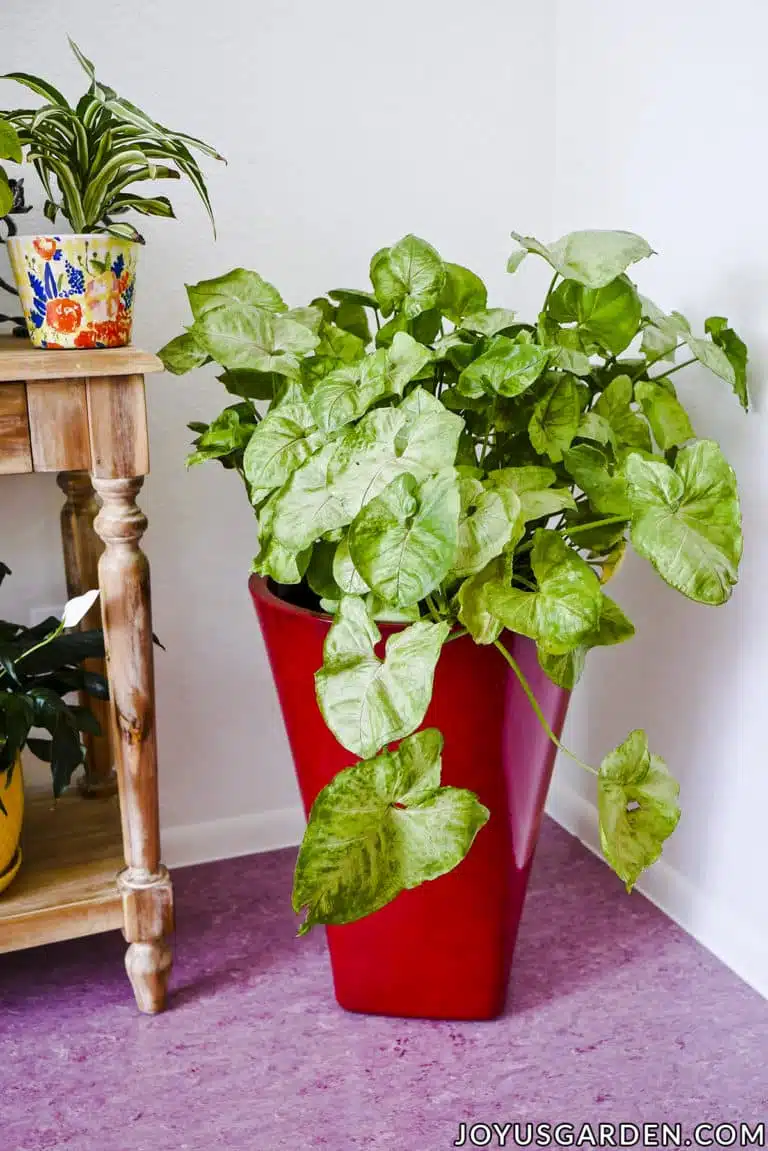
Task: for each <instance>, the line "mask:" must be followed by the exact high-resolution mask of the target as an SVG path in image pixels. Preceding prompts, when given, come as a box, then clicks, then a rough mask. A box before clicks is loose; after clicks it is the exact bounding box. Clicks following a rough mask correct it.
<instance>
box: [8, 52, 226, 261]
mask: <svg viewBox="0 0 768 1151" xmlns="http://www.w3.org/2000/svg"><path fill="white" fill-rule="evenodd" d="M69 43H70V47H71V48H72V51H73V52H74V54H75V56H76V57H77V60H78V62H79V63H80V65H81V67H82V68H83V71H84V72H85V73H86V75H87V76H88V79H89V81H90V83H89V87H88V90H87V91H86V92H85V94H84V95H83V96H81V98H80V99H79V100H78V102H77V104H76V105H75V106H74V107H72V105H71V104H70V103H69V102H68V100H67V99H66V97H65V96H63V95H62V93H61V92H59V90H58V89H57V88H55V87H54V86H53V84H50V83H49V82H48V81H47V80H42V79H40V78H39V77H37V76H32V75H29V74H28V73H26V72H10V73H7V74H6V75H5V76H3V77H2V78H3V79H5V80H15V81H16V82H17V83H19V84H22V85H23V86H24V87H25V88H28V89H29V90H30V91H32V92H34V93H35V94H36V95H38V96H42V97H43V99H44V100H45V103H44V104H43V105H42V107H40V108H16V109H13V110H12V111H6V112H2V113H0V116H2V118H3V120H4V121H5V124H4V125H2V124H0V143H1V142H2V141H3V140H4V139H5V136H6V135H8V139H9V140H11V136H10V133H9V129H10V130H11V131H15V133H16V134H17V137H18V141H19V142H20V144H21V146H22V148H24V149H25V150H26V159H27V160H28V161H30V162H31V163H32V164H33V165H34V167H35V170H36V171H37V174H38V176H39V177H40V181H41V183H42V185H43V188H44V190H45V194H46V197H47V198H46V200H45V204H44V206H43V211H44V213H45V215H46V217H47V218H48V219H49V220H50V221H51V222H52V223H55V221H56V219H57V217H58V215H59V213H61V215H63V216H64V217H65V219H66V220H68V221H69V224H70V225H71V227H72V230H73V231H74V232H75V233H89V232H108V233H110V234H111V235H115V236H123V237H125V238H127V239H130V240H137V241H138V242H140V243H143V240H142V237H141V236H140V234H139V233H138V232H137V230H136V228H135V227H134V226H133V225H132V224H129V223H127V222H126V221H122V220H119V219H118V217H121V216H124V215H126V213H128V212H132V211H133V212H139V213H141V214H142V215H145V216H165V217H173V215H174V212H173V207H172V205H171V202H170V200H169V199H168V197H167V196H156V195H149V196H142V195H139V193H138V192H136V191H135V190H134V185H136V184H139V183H142V182H144V181H145V180H178V179H181V177H182V176H184V177H186V178H187V179H188V180H189V181H190V182H191V183H192V185H193V187H194V188H195V190H196V191H197V193H198V195H199V196H200V199H201V200H202V201H203V204H204V205H205V209H206V211H207V213H208V216H209V218H210V221H211V224H212V226H213V227H214V234H215V223H214V219H213V211H212V208H211V202H210V199H209V196H208V190H207V188H206V185H205V181H204V179H203V174H202V172H201V170H200V166H199V164H198V162H197V160H196V159H195V157H194V156H193V154H192V153H193V150H194V151H197V152H201V153H202V154H203V155H205V156H211V157H213V158H214V159H216V160H222V159H223V157H222V156H220V155H219V154H218V152H217V151H216V149H215V148H212V147H211V146H210V144H206V143H205V142H204V141H203V140H198V139H197V138H196V137H194V136H188V135H186V134H185V133H183V132H175V131H172V130H171V129H169V128H165V127H164V126H163V125H162V124H158V123H157V122H156V121H155V120H153V119H152V118H151V117H150V116H148V115H147V114H146V113H145V112H142V111H141V110H140V109H139V108H137V107H136V105H135V104H131V103H130V101H128V100H125V99H123V98H122V97H121V96H119V95H118V94H117V92H115V90H114V89H113V88H110V87H109V86H108V85H106V84H102V83H101V82H100V81H99V80H97V79H96V72H95V69H94V66H93V64H92V63H91V61H90V60H89V59H88V58H87V57H86V56H84V55H83V53H82V52H81V51H80V49H79V48H78V46H77V44H75V43H74V41H73V40H71V39H70V41H69ZM0 154H1V153H0ZM8 158H10V159H16V158H17V156H16V155H14V156H10V157H8ZM0 196H2V179H1V178H0Z"/></svg>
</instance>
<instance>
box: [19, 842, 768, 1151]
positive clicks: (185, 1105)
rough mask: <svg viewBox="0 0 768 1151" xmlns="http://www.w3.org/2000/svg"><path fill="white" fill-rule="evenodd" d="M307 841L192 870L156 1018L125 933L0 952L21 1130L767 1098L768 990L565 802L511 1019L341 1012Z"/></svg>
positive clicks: (230, 1144)
mask: <svg viewBox="0 0 768 1151" xmlns="http://www.w3.org/2000/svg"><path fill="white" fill-rule="evenodd" d="M294 854H295V853H294V852H293V851H281V852H275V853H272V854H270V855H261V856H250V857H248V858H245V859H234V860H228V861H224V862H221V863H214V864H206V865H204V866H200V867H193V868H188V869H185V870H183V871H178V872H177V873H176V876H175V880H176V892H177V906H178V931H177V937H176V967H175V972H174V979H173V995H172V999H171V1004H170V1009H169V1010H168V1011H167V1012H166V1013H165V1014H163V1015H159V1016H156V1017H155V1018H147V1017H143V1016H140V1015H138V1014H137V1012H136V1010H135V1008H134V1005H133V1000H132V997H131V995H130V991H129V987H128V984H127V981H126V979H125V976H124V974H123V968H122V953H123V942H122V939H121V937H120V936H119V935H118V934H117V933H114V934H110V935H105V936H97V937H93V938H91V939H84V940H75V941H72V942H69V943H61V944H57V945H55V946H51V947H46V948H38V949H35V950H31V951H25V952H17V953H15V954H11V955H4V956H0V1151H59V1149H60V1148H65V1149H66V1151H145V1149H146V1151H216V1149H218V1148H226V1149H227V1151H282V1149H283V1148H285V1149H291V1151H293V1149H300V1148H305V1147H306V1148H312V1147H321V1148H327V1149H328V1151H348V1149H352V1148H358V1147H369V1148H374V1149H378V1148H381V1149H382V1151H389V1149H392V1151H394V1149H396V1151H416V1149H419V1151H422V1149H423V1151H442V1149H443V1148H446V1149H447V1148H450V1147H451V1146H452V1144H453V1142H454V1140H456V1139H457V1138H458V1131H459V1123H460V1122H465V1123H468V1124H471V1123H483V1122H485V1123H505V1122H508V1121H509V1122H514V1121H519V1122H526V1121H531V1122H536V1121H538V1122H556V1121H560V1122H567V1123H576V1124H580V1123H581V1122H591V1123H595V1124H596V1123H598V1122H612V1123H619V1122H622V1121H623V1122H632V1121H634V1122H654V1121H659V1122H670V1123H671V1122H680V1123H682V1124H684V1125H685V1126H686V1127H689V1128H692V1127H693V1125H694V1124H696V1123H699V1122H704V1121H711V1122H718V1121H721V1122H729V1121H731V1122H737V1123H738V1122H739V1121H744V1122H747V1121H748V1122H752V1123H754V1122H758V1121H760V1120H765V1119H766V1118H768V1004H766V1003H765V1001H764V1000H763V999H761V998H760V996H758V995H757V993H756V992H754V991H752V990H750V989H749V988H748V987H747V986H746V985H745V984H743V983H742V982H740V980H739V979H737V977H736V976H735V975H733V974H731V973H730V972H729V971H728V970H727V969H726V968H725V967H723V966H722V965H721V964H720V963H719V962H718V961H717V960H716V959H714V958H713V956H712V955H710V954H709V953H708V952H707V951H705V950H704V949H703V948H701V947H700V946H698V945H697V944H696V943H695V942H694V941H693V940H692V939H690V938H689V937H688V936H687V935H685V933H684V932H682V931H681V930H679V929H678V928H677V927H675V926H674V924H672V923H670V921H669V920H668V919H666V918H665V917H664V916H663V915H662V914H661V913H660V912H659V911H657V910H656V909H655V908H654V907H652V906H651V904H649V903H648V902H646V901H645V900H644V899H643V898H642V897H641V896H639V895H632V896H630V897H627V896H625V894H624V892H623V889H622V887H621V884H620V883H619V882H618V881H617V880H616V879H615V877H614V876H613V875H612V874H611V873H610V872H609V871H608V870H607V868H605V867H604V866H602V865H601V864H600V863H599V862H598V861H597V860H596V859H594V858H593V857H592V856H591V855H590V854H589V853H588V852H587V851H586V850H585V849H584V848H583V847H581V846H580V845H579V844H578V843H577V841H576V840H574V839H572V838H571V837H570V836H568V835H567V834H566V833H565V832H564V831H562V830H561V829H560V828H558V827H557V826H555V825H554V824H552V823H547V824H546V825H545V827H544V829H543V833H542V839H541V844H540V847H539V852H538V857H537V861H536V866H535V870H534V874H533V878H532V881H531V888H530V891H529V896H528V902H527V905H526V910H525V917H524V921H523V926H522V930H521V934H520V940H519V944H518V951H517V957H516V965H515V973H514V977H513V987H512V994H511V1000H510V1006H509V1008H508V1012H507V1015H506V1016H505V1017H504V1018H503V1019H500V1020H498V1021H496V1022H493V1023H482V1024H466V1023H462V1024H456V1023H430V1022H420V1021H408V1020H405V1021H404V1020H397V1019H382V1018H376V1017H366V1016H360V1015H349V1014H346V1013H344V1012H343V1011H341V1009H340V1008H338V1007H337V1006H336V1004H335V1001H334V999H333V997H332V991H331V981H330V972H329V967H328V959H327V953H326V949H325V940H324V936H323V934H322V932H320V931H315V932H312V934H311V935H310V936H309V937H308V938H307V939H304V940H299V939H297V938H296V937H295V927H296V921H295V918H294V916H293V914H292V913H291V910H290V905H289V891H290V881H291V870H292V864H293V859H294ZM511 1145H512V1144H511V1143H508V1144H507V1146H511Z"/></svg>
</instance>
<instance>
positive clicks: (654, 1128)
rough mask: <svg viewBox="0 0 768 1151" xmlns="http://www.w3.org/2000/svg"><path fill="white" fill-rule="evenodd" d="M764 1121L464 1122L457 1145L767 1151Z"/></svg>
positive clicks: (455, 1145)
mask: <svg viewBox="0 0 768 1151" xmlns="http://www.w3.org/2000/svg"><path fill="white" fill-rule="evenodd" d="M765 1145H766V1142H765V1123H698V1124H696V1126H694V1127H692V1128H690V1129H688V1130H686V1129H684V1128H683V1125H682V1124H681V1123H583V1124H578V1123H459V1130H458V1134H457V1137H456V1139H455V1140H454V1143H453V1146H454V1147H509V1148H512V1147H637V1148H640V1149H642V1151H644V1149H645V1148H648V1147H765Z"/></svg>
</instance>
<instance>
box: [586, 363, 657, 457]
mask: <svg viewBox="0 0 768 1151" xmlns="http://www.w3.org/2000/svg"><path fill="white" fill-rule="evenodd" d="M632 400H633V387H632V380H631V379H630V377H629V376H625V375H620V376H615V377H614V378H613V379H612V380H611V382H610V383H609V384H608V386H607V388H605V390H604V391H603V392H602V393H601V395H600V396H599V397H598V400H597V403H596V404H595V407H594V411H595V413H596V414H597V415H598V416H602V417H603V419H605V420H606V421H607V422H608V424H609V425H610V426H611V428H612V429H613V433H614V436H615V437H616V442H617V443H618V444H629V445H631V446H632V447H634V448H640V449H642V450H643V451H646V452H650V450H651V434H650V432H649V430H648V424H647V423H646V422H645V420H644V419H643V417H642V416H640V415H638V413H637V412H635V411H633V409H632V408H631V406H630V405H631V403H632Z"/></svg>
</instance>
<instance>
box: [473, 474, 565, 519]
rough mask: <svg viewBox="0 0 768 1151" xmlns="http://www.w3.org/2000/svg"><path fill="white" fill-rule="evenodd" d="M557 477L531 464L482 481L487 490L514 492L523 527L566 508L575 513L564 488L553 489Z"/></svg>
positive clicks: (490, 476) (492, 475)
mask: <svg viewBox="0 0 768 1151" xmlns="http://www.w3.org/2000/svg"><path fill="white" fill-rule="evenodd" d="M556 479H557V476H556V475H555V473H554V472H553V471H552V468H543V467H538V466H537V465H534V464H531V465H528V466H526V467H520V468H499V469H498V470H497V471H495V472H491V473H490V475H489V476H488V478H487V480H486V481H485V486H486V487H488V488H498V489H499V490H507V491H512V492H514V493H515V494H516V495H517V496H518V498H519V500H520V515H521V518H522V522H523V523H524V524H526V523H530V522H531V521H532V520H538V519H541V518H542V517H544V516H552V515H555V514H556V513H557V512H562V511H565V510H566V508H571V509H575V507H576V501H575V500H574V498H573V496H572V495H571V493H570V491H569V490H568V489H567V488H553V487H552V484H554V482H555V480H556Z"/></svg>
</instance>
